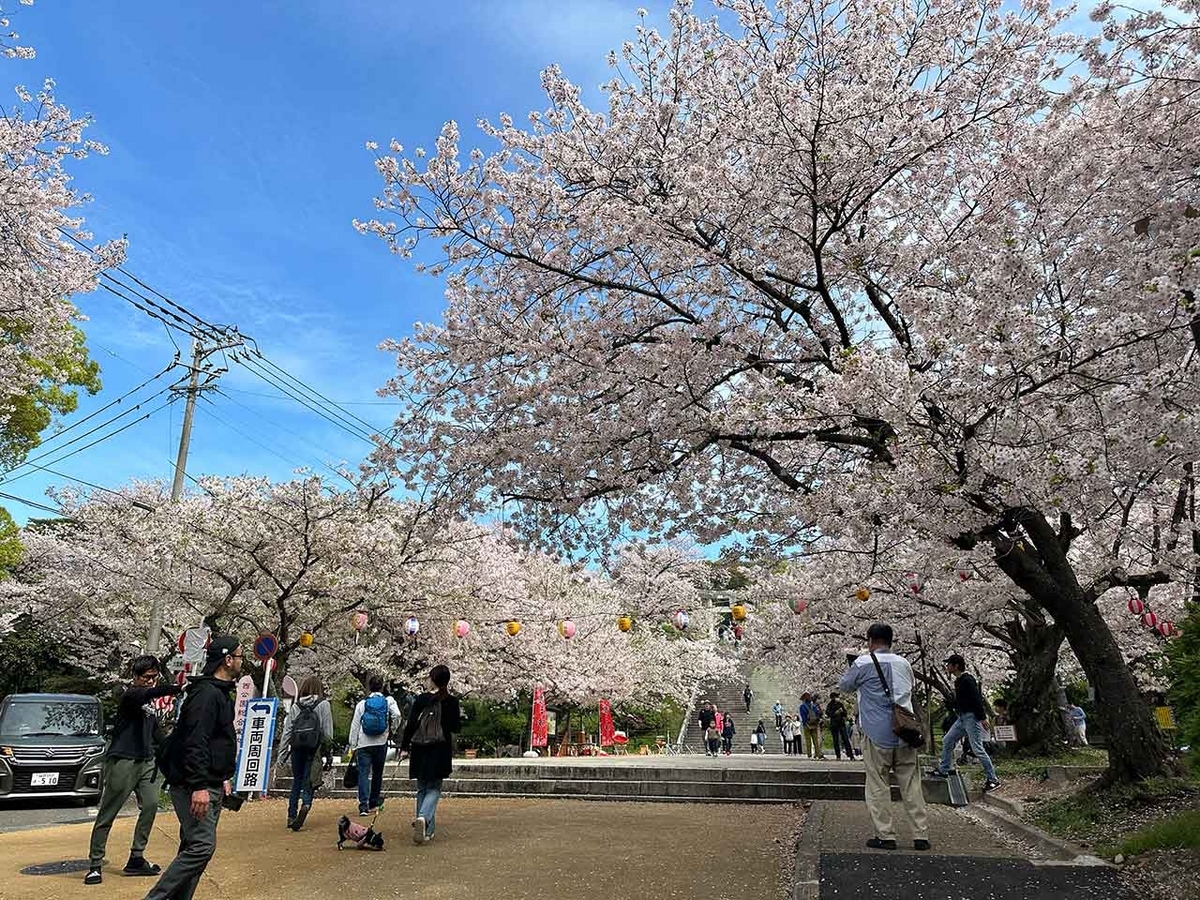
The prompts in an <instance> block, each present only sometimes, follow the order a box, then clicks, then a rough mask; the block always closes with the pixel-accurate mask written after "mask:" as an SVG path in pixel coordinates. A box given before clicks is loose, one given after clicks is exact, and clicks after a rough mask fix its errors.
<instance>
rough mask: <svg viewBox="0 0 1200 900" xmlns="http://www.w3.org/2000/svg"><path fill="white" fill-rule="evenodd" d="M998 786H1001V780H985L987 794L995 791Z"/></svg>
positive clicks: (984, 787) (984, 790)
mask: <svg viewBox="0 0 1200 900" xmlns="http://www.w3.org/2000/svg"><path fill="white" fill-rule="evenodd" d="M998 787H1000V782H998V781H986V782H984V785H983V792H984V793H985V794H990V793H991V792H992V791H994V790H995V789H996V788H998Z"/></svg>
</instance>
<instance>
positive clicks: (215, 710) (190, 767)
mask: <svg viewBox="0 0 1200 900" xmlns="http://www.w3.org/2000/svg"><path fill="white" fill-rule="evenodd" d="M241 671H242V650H241V646H240V643H239V641H238V639H237V638H235V637H230V636H222V637H214V638H213V639H212V640H210V641H209V644H208V652H207V656H206V660H205V664H204V669H203V674H202V675H200V676H199V677H197V678H192V679H190V680H189V682H188V686H187V694H186V695H185V698H184V701H183V708H182V709H181V710H180V715H179V722H178V724H176V726H175V730H174V731H173V732H172V733H171V736H170V738H168V739H167V741H166V743H165V744H164V745H163V748H162V754H161V760H160V763H161V768H162V773H163V778H164V780H165V781H166V782H167V784H169V785H170V786H171V790H170V793H171V805H172V806H174V807H175V816H176V817H177V818H178V819H179V853H178V854H177V855H176V856H175V859H174V860H172V862H171V864H170V865H169V866H167V869H166V871H165V872H163V873H162V877H161V878H159V879H158V882H157V883H156V884H155V885H154V887H153V888H151V889H150V893H148V894H147V895H146V897H145V900H192V896H193V895H194V894H195V893H196V887H197V885H199V884H200V877H201V876H202V875H203V874H204V870H205V869H206V868H207V867H208V861H209V860H210V859H212V857H213V854H214V853H216V850H217V822H218V821H219V819H220V817H221V803H222V801H223V800H224V798H225V795H226V794H228V793H229V779H230V778H232V777H233V773H234V770H235V769H236V768H237V737H236V735H235V734H234V730H233V717H234V708H233V691H234V687H235V685H234V679H235V678H237V676H238V674H239V673H240V672H241Z"/></svg>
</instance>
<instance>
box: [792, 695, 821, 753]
mask: <svg viewBox="0 0 1200 900" xmlns="http://www.w3.org/2000/svg"><path fill="white" fill-rule="evenodd" d="M800 701H801V702H800V710H799V712H800V722H801V724H802V728H803V733H804V750H805V752H806V753H807V754H808V758H809V759H824V758H825V746H824V736H823V735H822V734H821V716H822V715H823V714H822V712H821V707H820V705H819V704H818V703H816V702H815V701H814V700H813V696H812V694H809V693H804V694H802V695H801V697H800ZM797 752H799V751H797Z"/></svg>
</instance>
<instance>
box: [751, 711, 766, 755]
mask: <svg viewBox="0 0 1200 900" xmlns="http://www.w3.org/2000/svg"><path fill="white" fill-rule="evenodd" d="M754 734H755V735H756V736H755V739H754V746H755V747H756V748H757V750H756V752H758V753H766V752H767V726H766V725H764V724H763V720H762V719H759V720H758V727H757V728H755V729H754Z"/></svg>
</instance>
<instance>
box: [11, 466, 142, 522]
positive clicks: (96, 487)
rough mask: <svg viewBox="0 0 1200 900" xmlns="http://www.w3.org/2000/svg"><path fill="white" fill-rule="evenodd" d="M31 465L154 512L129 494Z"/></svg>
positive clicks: (48, 468)
mask: <svg viewBox="0 0 1200 900" xmlns="http://www.w3.org/2000/svg"><path fill="white" fill-rule="evenodd" d="M29 465H31V466H33V467H34V468H35V469H41V470H42V471H43V472H49V473H50V474H51V475H57V476H58V477H59V478H65V479H67V480H68V481H74V482H75V483H76V484H82V485H84V486H85V487H90V488H93V489H94V490H97V491H103V492H104V493H106V494H112V495H113V496H114V497H121V498H123V499H125V500H128V501H129V502H130V503H131V504H132V505H134V506H136V507H137V508H138V509H144V510H146V511H147V512H154V507H153V506H150V505H149V504H148V503H143V502H142V501H141V500H135V499H133V498H132V497H130V496H129V495H127V494H123V493H121V492H120V491H114V490H113V489H112V488H107V487H105V486H104V485H102V484H96V483H94V482H91V481H85V480H84V479H82V478H79V477H77V476H75V475H68V474H67V473H66V472H60V471H58V470H57V469H51V468H50V467H49V466H39V465H38V464H37V463H29Z"/></svg>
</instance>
